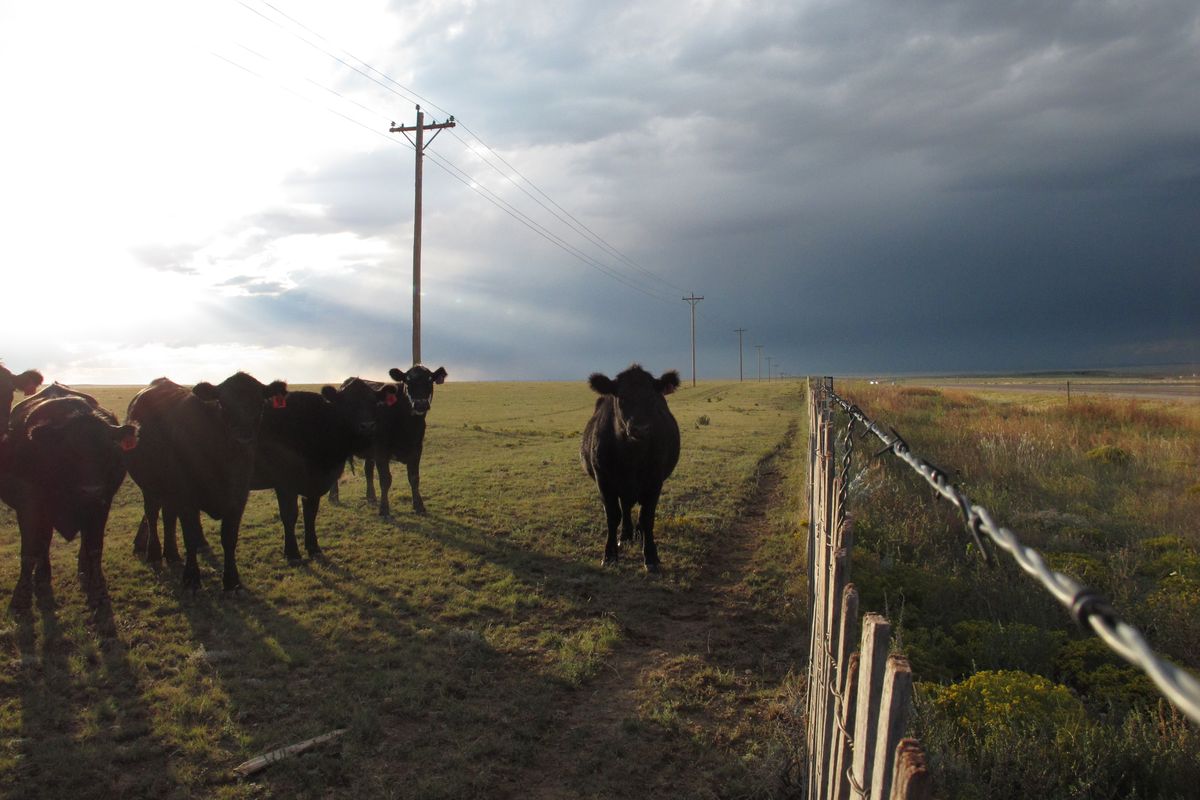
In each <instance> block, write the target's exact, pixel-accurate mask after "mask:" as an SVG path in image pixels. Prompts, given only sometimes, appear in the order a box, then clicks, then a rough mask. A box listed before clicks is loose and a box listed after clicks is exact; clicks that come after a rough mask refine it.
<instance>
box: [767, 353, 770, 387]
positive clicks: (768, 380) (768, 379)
mask: <svg viewBox="0 0 1200 800" xmlns="http://www.w3.org/2000/svg"><path fill="white" fill-rule="evenodd" d="M770 382H771V357H770V356H767V383H770Z"/></svg>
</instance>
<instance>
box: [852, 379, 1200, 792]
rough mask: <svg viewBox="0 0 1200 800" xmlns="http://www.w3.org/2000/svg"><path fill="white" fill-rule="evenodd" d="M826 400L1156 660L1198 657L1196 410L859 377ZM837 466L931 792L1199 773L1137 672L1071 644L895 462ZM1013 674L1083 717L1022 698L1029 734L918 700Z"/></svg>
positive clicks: (1155, 781)
mask: <svg viewBox="0 0 1200 800" xmlns="http://www.w3.org/2000/svg"><path fill="white" fill-rule="evenodd" d="M839 392H840V393H841V394H842V395H843V396H845V397H847V398H848V399H852V400H853V401H854V402H856V403H857V404H858V405H859V406H861V407H862V408H863V409H864V410H865V411H866V412H867V414H868V415H869V416H871V417H872V418H873V419H875V420H876V421H877V422H880V423H883V424H887V425H892V426H894V427H895V428H896V429H897V430H898V431H899V432H900V433H901V434H902V435H903V436H904V438H905V439H906V441H907V442H908V443H909V445H910V447H911V448H912V450H913V451H914V452H916V453H918V454H919V455H921V456H922V457H924V458H926V459H927V460H929V461H930V462H932V463H934V464H936V465H937V466H939V467H940V468H942V469H943V470H945V471H947V472H948V473H949V475H950V476H951V479H952V480H953V481H954V482H955V483H957V484H958V485H959V486H961V487H962V488H963V489H964V490H965V491H966V492H967V494H968V495H970V497H971V499H972V500H973V501H974V502H976V503H980V504H982V505H984V506H985V507H987V508H988V509H989V510H990V511H991V512H992V513H993V515H994V516H995V517H996V519H997V520H998V521H999V522H1000V523H1001V524H1004V525H1006V526H1008V527H1011V528H1012V529H1013V530H1014V531H1016V533H1017V534H1018V536H1019V537H1020V538H1021V539H1022V541H1024V542H1026V543H1027V544H1030V545H1032V546H1034V547H1036V548H1038V549H1039V550H1041V551H1042V552H1043V553H1044V554H1045V555H1046V556H1047V560H1048V561H1049V562H1050V563H1051V565H1052V566H1054V567H1055V568H1057V569H1060V570H1062V571H1064V572H1067V573H1068V574H1072V575H1073V576H1075V577H1077V578H1079V579H1081V580H1083V581H1084V582H1085V583H1088V584H1091V585H1093V586H1096V587H1097V588H1099V589H1101V590H1102V591H1104V592H1105V593H1107V594H1108V596H1109V597H1110V598H1112V599H1113V600H1114V602H1115V605H1116V607H1117V609H1118V611H1119V613H1121V614H1122V615H1123V616H1124V617H1125V618H1127V619H1128V620H1130V621H1132V622H1134V623H1135V624H1137V625H1139V626H1140V627H1141V628H1142V629H1143V631H1144V632H1145V633H1146V634H1147V636H1148V638H1149V639H1150V641H1151V643H1152V644H1153V645H1154V646H1155V647H1156V648H1157V649H1158V650H1159V651H1160V652H1162V653H1164V654H1165V655H1167V656H1169V657H1171V658H1173V659H1175V660H1176V661H1177V662H1179V663H1182V664H1184V665H1186V666H1189V667H1191V668H1193V669H1198V668H1200V623H1198V622H1197V620H1200V529H1198V528H1197V527H1196V524H1195V520H1196V519H1198V518H1200V493H1198V492H1196V491H1194V490H1193V487H1194V486H1195V485H1196V476H1197V474H1198V468H1200V407H1197V406H1196V405H1195V404H1187V403H1177V404H1173V403H1169V402H1161V401H1142V400H1127V399H1120V400H1100V399H1087V400H1083V401H1081V400H1078V399H1076V400H1073V401H1072V403H1071V404H1070V406H1069V407H1068V406H1067V405H1066V404H1065V403H1064V402H1063V400H1064V398H1057V400H1056V401H1048V400H1047V398H1046V396H1045V395H1036V396H1033V395H1031V396H1029V397H1022V396H1020V395H1014V394H1008V395H1003V396H1001V395H994V396H989V397H988V399H982V398H980V397H978V396H975V395H972V394H969V393H967V392H964V391H958V390H946V391H939V390H932V389H927V388H917V387H902V388H897V387H889V386H878V385H862V384H852V385H847V386H844V387H840V389H839ZM873 443H874V440H872V441H871V444H873ZM867 447H869V445H867ZM856 469H858V470H861V471H860V472H859V473H858V476H857V478H856V480H855V482H854V484H853V485H852V494H851V509H852V513H853V514H854V516H855V521H856V525H855V531H856V543H857V547H856V553H855V559H854V567H855V571H856V575H855V580H856V583H857V584H858V586H859V588H860V592H862V595H863V600H862V608H864V609H872V610H876V609H878V610H883V611H886V612H887V613H888V614H889V615H890V616H891V617H892V620H893V623H895V624H897V628H898V630H897V634H898V638H899V640H900V642H901V644H902V646H903V647H904V649H905V650H906V651H907V653H908V655H909V656H910V659H911V660H912V663H913V666H914V671H915V673H916V674H915V677H916V679H917V680H918V681H921V682H923V683H922V684H920V686H921V689H920V691H918V698H919V702H918V709H919V713H918V716H917V720H916V723H915V728H916V730H917V731H918V732H920V734H921V735H922V737H923V738H924V739H925V742H926V745H927V747H928V748H929V749H930V751H931V753H932V754H933V757H934V764H935V767H936V768H937V770H938V774H939V780H940V782H941V784H942V785H943V787H944V788H945V790H946V796H950V797H1001V796H1004V797H1007V796H1055V797H1058V796H1062V797H1132V796H1137V797H1160V796H1161V797H1184V796H1190V795H1188V794H1187V792H1189V791H1191V790H1192V789H1194V787H1195V785H1196V784H1197V782H1200V752H1198V751H1197V750H1196V747H1195V743H1196V741H1197V734H1196V727H1195V726H1194V725H1191V724H1189V723H1187V722H1186V721H1185V720H1183V719H1182V718H1181V717H1178V715H1172V712H1171V711H1170V709H1167V708H1166V707H1163V708H1160V707H1159V695H1158V694H1157V692H1156V691H1155V690H1154V689H1153V687H1152V685H1150V683H1149V681H1148V679H1147V678H1146V677H1145V676H1144V675H1142V674H1141V673H1140V671H1138V670H1136V669H1134V668H1132V667H1130V666H1128V665H1127V664H1125V662H1123V661H1121V660H1120V659H1119V658H1117V657H1115V656H1114V655H1112V654H1111V653H1109V652H1108V651H1107V649H1106V648H1104V647H1103V646H1098V643H1097V642H1096V640H1094V639H1087V638H1085V637H1084V636H1083V634H1082V632H1081V631H1079V630H1078V629H1077V628H1075V626H1073V625H1072V624H1071V623H1070V620H1069V617H1068V616H1067V614H1066V612H1065V611H1064V610H1063V609H1062V608H1061V607H1060V606H1059V605H1058V604H1057V602H1056V601H1054V600H1052V599H1051V598H1050V596H1049V595H1048V594H1047V593H1046V592H1044V591H1043V590H1042V589H1041V588H1040V587H1039V586H1038V585H1037V584H1036V583H1035V582H1034V581H1033V580H1032V579H1030V578H1029V577H1028V576H1026V575H1024V573H1022V572H1020V570H1019V569H1018V568H1016V567H1015V566H1014V565H1013V564H1012V563H1011V561H1010V560H1009V559H1008V558H1007V557H1006V556H1003V555H1002V556H1001V557H1000V560H1001V563H1000V564H999V565H998V566H997V567H996V568H993V569H989V568H987V567H985V566H983V563H982V560H981V559H980V558H979V557H978V554H977V553H976V552H975V551H974V547H973V545H972V544H971V540H970V537H969V536H967V535H966V534H965V533H964V531H963V529H962V523H961V519H960V518H959V517H958V515H957V512H956V511H955V510H954V509H953V507H952V506H950V505H949V504H948V503H945V502H944V501H943V500H941V499H940V498H937V497H936V496H935V495H934V494H933V493H932V491H931V490H930V489H929V487H928V485H927V484H925V482H924V480H923V479H921V478H920V477H919V476H918V475H916V474H915V473H913V472H912V470H911V469H909V468H908V467H907V466H906V465H904V464H902V463H901V462H899V461H898V460H896V459H891V458H886V459H883V460H876V461H872V462H868V461H867V460H866V459H862V460H859V461H857V462H856ZM988 671H994V672H988ZM1014 674H1028V675H1030V676H1040V677H1039V678H1038V680H1045V681H1047V682H1048V683H1046V684H1045V685H1046V686H1048V687H1050V688H1048V689H1046V690H1045V691H1047V692H1054V693H1055V694H1054V696H1055V697H1061V696H1063V695H1062V694H1061V693H1062V692H1069V693H1070V696H1071V697H1074V698H1077V701H1078V702H1079V703H1080V704H1081V707H1082V708H1084V709H1086V712H1087V714H1086V715H1085V716H1084V717H1082V718H1081V719H1076V718H1075V717H1069V718H1068V717H1066V716H1063V717H1061V718H1058V719H1051V720H1049V723H1050V724H1048V725H1047V724H1044V723H1047V721H1048V720H1047V719H1045V715H1039V714H1038V713H1036V712H1035V711H1032V710H1029V709H1026V710H1027V711H1030V713H1031V714H1032V716H1033V717H1036V718H1037V721H1038V725H1032V724H1031V725H1029V726H1026V727H1025V728H1022V729H1021V731H1020V733H1019V735H1018V734H1014V733H1012V732H1011V731H1010V732H1008V733H1004V732H1003V726H1000V727H999V728H998V727H997V726H996V725H993V726H990V727H989V728H988V730H987V731H983V732H981V731H980V730H979V729H975V728H970V726H971V725H972V723H971V722H970V721H969V720H960V719H957V718H956V717H955V716H954V715H953V714H950V713H949V712H947V711H946V708H947V706H946V705H945V704H944V703H943V704H941V705H939V704H938V703H937V702H935V701H934V699H935V698H937V697H939V696H941V695H939V692H944V691H946V690H945V688H944V687H950V686H960V685H965V682H966V681H969V680H972V676H975V679H977V680H981V681H984V683H983V684H981V686H983V687H991V688H985V689H983V691H984V692H985V694H986V693H987V692H996V693H999V694H1003V692H1004V691H1006V690H1005V689H1003V688H1002V686H1001V685H1000V684H996V681H1010V682H1011V680H1013V679H1012V678H1010V677H1004V678H1001V677H990V678H986V679H985V678H980V677H979V676H981V675H992V676H1010V675H1014ZM987 681H991V683H988V682H987ZM1030 685H1034V686H1039V687H1040V686H1042V685H1043V684H1039V683H1036V682H1034V683H1033V684H1030ZM939 687H941V688H939ZM1039 691H1040V690H1039ZM1006 713H1007V712H1006ZM1014 713H1015V712H1014ZM1013 720H1014V721H1013V722H1012V724H1014V725H1017V724H1018V722H1017V721H1015V720H1016V718H1013ZM1022 724H1023V723H1022ZM1018 740H1019V741H1018ZM1018 744H1019V746H1018Z"/></svg>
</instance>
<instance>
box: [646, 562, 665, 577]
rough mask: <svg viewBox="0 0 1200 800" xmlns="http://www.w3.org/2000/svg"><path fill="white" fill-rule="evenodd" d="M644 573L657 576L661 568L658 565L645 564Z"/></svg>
mask: <svg viewBox="0 0 1200 800" xmlns="http://www.w3.org/2000/svg"><path fill="white" fill-rule="evenodd" d="M646 572H647V573H648V574H650V575H657V574H659V573H660V572H662V567H661V566H660V565H659V564H647V565H646Z"/></svg>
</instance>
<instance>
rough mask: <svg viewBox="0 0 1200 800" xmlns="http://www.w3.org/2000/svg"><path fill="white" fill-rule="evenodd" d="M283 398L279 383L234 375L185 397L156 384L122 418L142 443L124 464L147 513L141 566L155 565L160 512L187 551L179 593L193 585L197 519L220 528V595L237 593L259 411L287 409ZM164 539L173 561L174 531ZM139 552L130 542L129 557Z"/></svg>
mask: <svg viewBox="0 0 1200 800" xmlns="http://www.w3.org/2000/svg"><path fill="white" fill-rule="evenodd" d="M286 396H287V384H286V383H284V382H283V381H275V382H273V383H271V384H270V385H269V386H264V385H263V384H262V383H260V382H259V381H258V380H256V379H255V378H253V377H251V376H250V375H247V374H246V373H244V372H239V373H237V374H235V375H232V376H230V377H229V378H226V379H225V380H224V381H222V382H221V383H220V384H218V385H216V386H213V385H212V384H211V383H207V382H205V383H198V384H196V385H195V386H194V387H192V388H191V389H190V390H189V389H186V388H184V387H182V386H180V385H179V384H177V383H175V382H173V381H170V380H168V379H166V378H157V379H156V380H154V381H153V382H151V384H150V385H149V386H148V387H146V388H145V389H142V390H141V391H140V392H138V393H137V395H136V396H134V398H133V400H131V401H130V403H129V412H128V414H127V415H126V419H127V421H129V422H133V423H136V424H138V425H139V426H140V431H141V441H140V443H139V447H137V448H136V449H134V450H131V451H130V452H129V453H128V454H127V464H128V467H129V475H130V477H132V478H133V480H134V482H135V483H137V485H138V486H139V487H141V490H142V505H143V508H144V509H145V513H146V516H145V519H143V521H142V526H141V527H140V528H139V530H138V539H141V537H142V536H143V533H144V534H145V537H146V540H147V541H146V543H145V546H144V549H145V552H146V555H147V559H148V560H150V561H158V560H159V559H161V557H162V550H161V549H160V545H159V541H158V513H159V511H160V510H161V511H162V512H163V514H164V518H170V519H176V518H177V519H178V520H179V523H180V525H181V526H182V527H183V544H184V548H185V550H186V561H185V563H184V567H183V585H184V586H186V587H189V588H191V589H193V590H195V589H198V588H199V586H200V567H199V565H198V563H197V561H196V551H197V549H199V546H200V542H201V540H202V538H203V535H204V534H203V529H202V527H201V524H200V512H204V513H205V514H208V515H209V516H210V517H212V518H213V519H217V520H220V521H221V547H222V549H223V550H224V554H225V565H224V574H223V584H224V587H225V589H226V590H227V591H228V590H232V589H237V588H239V587H240V586H241V579H240V578H239V577H238V570H237V555H236V552H237V540H238V531H239V530H240V528H241V522H242V513H243V512H244V511H245V509H246V498H247V497H248V496H249V494H250V477H251V474H252V472H253V470H254V447H255V440H256V439H257V438H258V430H259V425H260V423H261V421H262V415H263V410H264V408H265V406H266V405H267V404H268V403H273V404H281V403H286V399H285V398H286ZM166 532H167V534H168V536H167V537H166V545H167V547H166V555H167V558H168V559H169V560H174V561H178V560H179V550H178V548H177V546H176V544H175V537H174V528H173V526H168V529H167V531H166ZM140 546H141V542H139V541H136V540H135V543H134V549H135V551H138V550H139V547H140Z"/></svg>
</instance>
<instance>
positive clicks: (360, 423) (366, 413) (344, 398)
mask: <svg viewBox="0 0 1200 800" xmlns="http://www.w3.org/2000/svg"><path fill="white" fill-rule="evenodd" d="M385 389H386V390H387V391H383V390H380V391H379V392H376V391H375V390H374V389H372V388H371V387H370V386H368V385H367V383H366V381H364V380H362V379H361V378H352V379H351V380H349V381H347V382H346V383H344V384H342V386H341V388H338V389H335V388H333V387H332V386H326V387H324V388H322V389H321V396H322V397H324V398H325V399H326V400H328V401H329V402H330V403H332V404H333V407H334V408H335V409H337V413H338V416H339V417H340V418H341V419H342V421H343V422H344V424H345V425H346V426H347V427H348V428H350V430H352V431H354V433H355V434H356V435H358V436H370V435H371V432H372V431H374V430H375V408H376V407H377V406H378V405H379V404H380V403H382V402H386V397H387V395H391V396H392V397H395V395H396V387H395V386H392V385H391V384H388V385H387V386H386V387H385Z"/></svg>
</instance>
